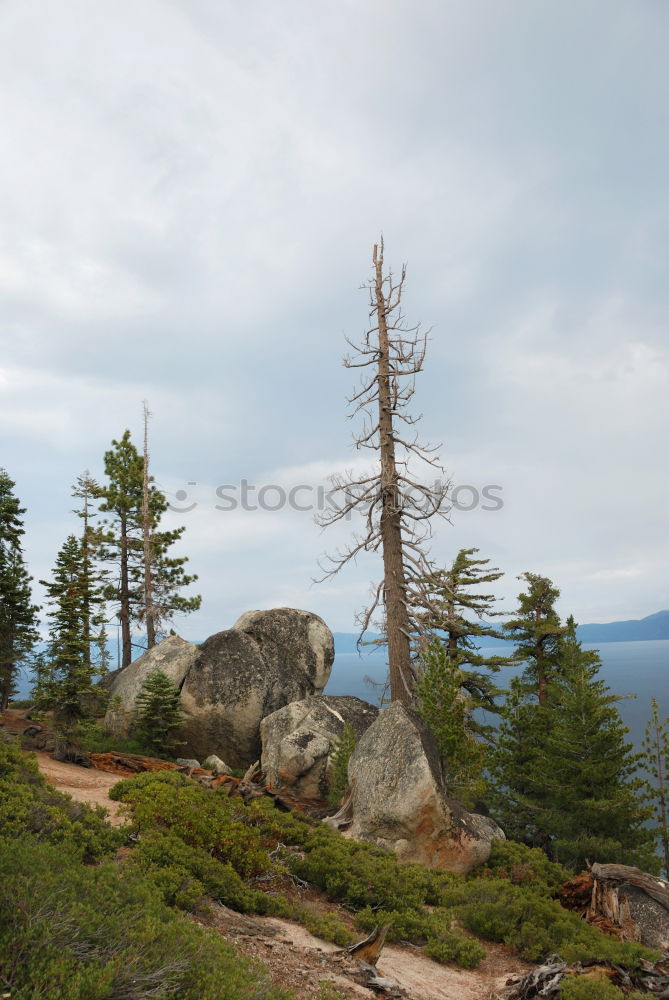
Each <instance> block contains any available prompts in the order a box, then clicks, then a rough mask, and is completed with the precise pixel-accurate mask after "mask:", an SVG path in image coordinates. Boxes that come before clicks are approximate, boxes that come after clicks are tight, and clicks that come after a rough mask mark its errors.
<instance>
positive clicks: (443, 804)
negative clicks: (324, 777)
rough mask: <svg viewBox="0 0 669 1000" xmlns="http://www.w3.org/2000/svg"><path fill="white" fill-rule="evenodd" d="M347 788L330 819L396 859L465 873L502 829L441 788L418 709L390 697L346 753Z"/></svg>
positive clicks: (481, 859)
mask: <svg viewBox="0 0 669 1000" xmlns="http://www.w3.org/2000/svg"><path fill="white" fill-rule="evenodd" d="M348 777H349V784H350V795H349V797H348V799H347V801H346V802H345V804H344V806H343V807H342V809H341V810H340V812H339V813H338V814H337V815H336V816H334V817H331V819H330V820H326V822H330V823H331V825H333V826H342V827H344V826H345V827H347V831H346V834H347V836H350V837H353V838H354V839H356V840H366V841H370V842H371V843H373V844H376V845H377V846H379V847H383V848H385V849H387V850H391V851H394V852H395V854H396V855H397V856H398V858H399V859H400V860H401V861H418V862H420V863H421V864H424V865H427V866H428V867H430V868H442V869H445V870H446V871H453V872H462V873H467V872H469V871H471V870H472V868H475V867H476V866H477V865H480V864H483V863H484V862H485V861H487V860H488V857H489V856H490V848H491V842H492V840H493V838H495V837H499V838H502V839H503V838H504V833H503V831H502V830H501V829H500V828H499V827H498V826H497V824H496V823H494V822H493V820H491V819H489V818H488V817H487V816H480V815H478V814H476V813H470V812H467V810H466V809H465V808H464V807H463V806H462V805H460V803H458V802H456V801H455V800H454V799H450V798H448V797H447V796H446V794H445V792H444V785H443V774H442V768H441V762H440V759H439V754H438V752H437V747H436V744H435V742H434V738H433V736H432V734H431V732H430V731H429V729H427V727H426V726H425V724H424V723H423V721H422V719H421V718H420V716H418V715H417V714H416V713H415V712H413V711H412V710H411V709H407V708H405V707H404V705H402V704H401V703H400V702H393V703H392V705H390V706H389V707H388V708H387V709H385V710H384V711H382V712H381V713H380V714H379V717H378V719H377V720H376V722H374V723H373V724H372V725H371V726H370V727H369V729H367V731H366V732H365V734H364V735H363V736H362V738H361V740H360V741H359V743H358V745H357V746H356V748H355V750H354V752H353V754H352V755H351V759H350V761H349V768H348Z"/></svg>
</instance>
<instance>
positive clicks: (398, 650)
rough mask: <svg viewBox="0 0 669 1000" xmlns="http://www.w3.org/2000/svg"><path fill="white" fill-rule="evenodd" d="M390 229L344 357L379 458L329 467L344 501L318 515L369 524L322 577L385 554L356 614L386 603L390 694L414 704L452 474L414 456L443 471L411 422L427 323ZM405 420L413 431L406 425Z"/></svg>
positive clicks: (361, 439) (352, 400) (324, 521)
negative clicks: (415, 304) (361, 324)
mask: <svg viewBox="0 0 669 1000" xmlns="http://www.w3.org/2000/svg"><path fill="white" fill-rule="evenodd" d="M383 250H384V247H383V238H382V239H381V240H380V242H379V243H378V244H375V245H374V252H373V256H372V262H373V268H374V271H373V277H372V279H371V280H370V281H369V282H367V283H365V285H364V286H363V287H364V288H366V289H367V290H368V291H369V295H370V303H369V304H370V313H369V316H370V328H369V329H367V331H366V332H365V334H364V338H363V341H362V343H361V344H355V343H353V342H352V341H351V340H349V339H348V338H347V342H348V343H349V345H350V346H351V347H353V348H354V350H355V352H356V354H355V356H354V357H350V356H347V357H346V358H344V365H345V366H346V367H347V368H359V369H361V379H360V385H359V386H358V388H357V389H356V390H355V391H354V393H353V395H352V396H350V397H349V404H350V406H351V408H352V412H353V413H354V414H358V413H362V414H363V428H362V430H361V431H360V433H359V434H357V435H356V436H355V442H356V446H357V447H358V448H368V449H371V450H372V451H374V452H378V457H379V462H378V464H376V463H375V467H374V468H373V469H372V470H370V471H369V472H361V473H359V474H354V473H352V472H351V473H346V474H344V475H335V476H332V477H331V481H332V484H333V486H334V490H333V493H334V494H336V495H337V496H338V498H339V500H340V501H341V505H337V504H335V505H334V507H332V508H330V509H328V510H327V511H326V512H325V513H324V514H322V515H320V516H319V518H318V521H319V523H320V524H321V525H322V526H324V527H325V526H327V525H330V524H334V523H335V522H336V521H341V520H344V519H345V520H348V518H349V516H350V515H351V514H352V513H353V512H354V511H356V512H358V513H360V514H362V515H363V522H364V529H363V531H362V532H360V533H356V534H354V537H353V541H352V543H351V544H350V545H349V546H347V547H346V548H345V549H344V550H343V551H340V552H338V553H337V554H336V555H335V556H328V557H327V558H326V564H325V565H324V566H323V565H322V569H323V570H324V577H323V579H325V578H326V577H329V576H333V575H334V574H336V573H338V572H339V571H340V570H341V569H342V567H343V566H345V565H346V564H347V563H348V562H350V561H351V560H355V559H356V558H357V556H358V555H359V554H360V553H362V552H378V551H379V550H381V552H382V554H383V578H382V580H381V581H380V582H376V583H375V584H374V586H373V590H372V600H371V604H370V605H369V606H368V607H367V608H366V609H365V611H364V612H363V613H362V614H361V615H360V616H359V618H358V621H359V623H360V625H361V639H362V635H364V633H365V632H366V631H367V629H368V628H369V627H370V626H371V625H376V624H377V623H376V622H374V621H373V615H374V613H375V612H376V610H377V609H378V608H379V607H380V606H383V620H382V622H379V625H380V627H382V628H383V630H384V634H385V638H386V641H387V644H388V661H389V679H390V694H391V698H392V700H393V701H401V702H403V703H404V704H405V705H411V704H412V703H413V700H414V689H415V685H416V679H417V678H416V671H415V664H414V662H413V661H412V659H411V649H412V640H413V639H414V638H415V636H417V635H418V634H420V632H421V629H420V622H419V620H418V617H417V616H416V614H415V612H414V611H412V609H415V608H417V607H422V606H424V605H425V602H426V600H427V599H428V595H426V588H425V582H424V581H425V579H426V577H427V576H428V574H429V572H430V570H431V563H430V560H429V558H428V556H427V551H426V547H425V543H426V541H427V540H428V539H429V538H430V537H431V526H430V518H432V517H433V516H446V514H447V511H446V510H445V509H444V503H445V502H446V501H447V491H448V486H449V483H448V482H446V481H444V482H441V481H439V480H437V481H436V482H435V483H434V485H429V484H428V483H425V482H421V480H420V479H418V478H416V476H415V473H414V471H413V469H409V459H410V458H411V459H412V461H415V462H423V463H427V465H428V466H431V467H432V468H433V469H439V470H440V471H442V472H443V469H442V468H441V465H440V464H439V462H438V459H437V458H436V457H434V454H433V453H434V450H435V449H434V448H432V447H430V446H426V445H422V444H420V443H419V441H418V437H417V435H415V432H414V431H413V430H412V428H413V425H414V424H416V423H417V422H418V421H419V420H420V416H413V415H412V414H411V413H410V411H409V403H410V401H411V399H412V398H413V395H414V391H415V376H416V375H417V374H418V373H419V372H420V371H422V369H423V361H424V358H425V350H426V344H427V333H423V332H422V331H421V328H420V323H418V324H416V325H414V326H410V325H409V324H408V323H407V322H406V320H405V318H404V316H403V314H402V293H403V290H404V281H405V277H406V266H404V267H402V271H401V273H400V276H399V277H398V278H394V277H393V274H392V271H389V272H388V273H387V274H386V275H384V273H383V264H384V260H383V256H384V255H383ZM403 427H408V428H409V432H408V433H407V432H406V431H403V430H402V428H403Z"/></svg>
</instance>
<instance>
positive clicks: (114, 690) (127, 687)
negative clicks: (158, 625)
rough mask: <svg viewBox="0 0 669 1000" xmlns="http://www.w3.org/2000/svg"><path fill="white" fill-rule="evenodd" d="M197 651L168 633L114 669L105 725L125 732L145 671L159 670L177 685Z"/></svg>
mask: <svg viewBox="0 0 669 1000" xmlns="http://www.w3.org/2000/svg"><path fill="white" fill-rule="evenodd" d="M197 655H198V647H197V646H194V645H193V644H192V643H190V642H186V640H185V639H181V638H180V637H179V636H178V635H171V636H169V638H167V639H163V641H162V642H159V643H158V645H157V646H154V647H153V649H150V650H149V651H148V652H147V653H144V655H143V656H140V657H139V659H137V660H133V662H132V663H130V664H129V665H128V666H127V667H124V668H123V669H122V670H117V671H116V673H115V675H114V677H113V679H112V680H111V683H109V685H108V691H109V701H110V704H109V707H108V709H107V714H106V715H105V726H106V727H107V728H108V729H110V730H111V731H112V732H114V733H116V734H117V735H124V734H125V733H127V732H128V730H129V728H130V727H131V724H132V716H133V712H134V710H135V702H136V700H137V695H138V694H139V692H140V691H141V689H142V685H143V683H144V681H145V680H146V678H147V677H148V676H149V674H150V673H151V672H152V671H153V670H162V672H163V673H164V674H166V675H167V676H168V677H169V679H170V680H171V681H172V683H173V684H176V686H177V687H181V685H182V684H183V682H184V679H185V677H186V674H187V673H188V671H189V670H190V668H191V667H192V665H193V663H194V662H195V660H196V658H197Z"/></svg>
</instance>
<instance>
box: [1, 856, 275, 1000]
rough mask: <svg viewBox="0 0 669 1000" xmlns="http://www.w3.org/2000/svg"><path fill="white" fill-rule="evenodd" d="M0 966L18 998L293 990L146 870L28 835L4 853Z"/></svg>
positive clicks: (264, 998) (222, 998)
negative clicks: (83, 858)
mask: <svg viewBox="0 0 669 1000" xmlns="http://www.w3.org/2000/svg"><path fill="white" fill-rule="evenodd" d="M0 968H2V974H3V986H4V987H5V988H6V989H7V990H8V991H9V992H11V996H12V1000H35V998H37V997H44V998H47V997H48V998H49V1000H113V998H119V997H126V998H133V1000H144V998H148V997H150V996H155V997H156V998H161V1000H168V998H175V1000H176V998H178V1000H279V998H280V997H282V998H284V1000H286V998H287V997H288V994H286V993H285V992H283V991H281V990H278V989H276V988H275V987H272V986H271V984H270V983H269V980H268V978H267V975H266V973H264V972H263V971H262V970H261V969H260V968H259V967H258V966H257V965H255V964H253V963H250V962H248V961H247V960H246V959H244V958H241V957H240V956H239V955H237V954H236V952H235V951H234V949H233V948H232V947H231V946H230V945H228V944H227V943H226V942H225V941H224V940H223V939H222V938H221V937H220V936H218V935H217V934H215V933H212V932H209V931H206V930H203V929H202V928H201V927H199V926H197V925H196V924H194V923H192V922H191V921H189V920H188V919H187V918H185V917H183V916H181V915H179V914H177V913H175V912H174V911H172V910H170V909H169V908H168V907H167V906H165V904H164V902H163V901H162V899H161V894H160V892H159V891H158V889H157V888H156V886H155V885H153V884H152V882H151V881H150V880H148V879H146V878H145V877H144V876H142V875H141V874H140V873H139V872H138V871H136V870H134V869H132V868H130V867H121V868H119V866H118V865H115V864H113V863H109V862H106V863H102V864H100V865H98V866H96V867H87V866H85V865H82V864H81V862H80V859H79V857H78V856H77V854H76V853H72V852H70V851H69V850H67V849H64V848H62V847H58V848H55V847H52V846H50V845H47V844H40V843H38V842H36V841H35V840H34V839H31V838H28V837H25V838H23V839H22V840H21V841H20V842H13V843H9V844H7V845H6V846H5V849H4V850H3V851H2V852H1V853H0Z"/></svg>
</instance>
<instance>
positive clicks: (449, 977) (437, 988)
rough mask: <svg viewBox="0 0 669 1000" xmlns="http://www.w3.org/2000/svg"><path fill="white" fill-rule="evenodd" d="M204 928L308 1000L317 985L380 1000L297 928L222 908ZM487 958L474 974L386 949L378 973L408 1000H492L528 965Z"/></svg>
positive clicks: (356, 999) (355, 999) (491, 950)
mask: <svg viewBox="0 0 669 1000" xmlns="http://www.w3.org/2000/svg"><path fill="white" fill-rule="evenodd" d="M203 922H204V923H206V924H207V925H208V926H210V927H215V928H216V930H218V931H219V933H220V934H221V935H222V936H223V937H225V938H226V939H227V940H229V941H233V942H234V944H235V946H236V947H237V948H239V950H240V951H242V952H243V953H244V954H246V955H249V956H252V957H253V958H257V959H260V961H262V962H263V964H264V965H266V966H267V967H268V968H269V970H270V973H271V975H272V978H273V979H274V981H275V982H276V983H278V984H279V985H283V986H289V987H291V988H292V989H293V990H294V991H295V992H296V993H297V995H298V997H300V998H301V1000H310V998H313V997H314V996H315V995H316V994H317V993H318V989H319V984H320V983H325V982H329V983H331V984H332V986H333V988H334V989H335V990H337V991H338V992H340V993H341V994H343V995H344V996H345V997H347V998H348V1000H363V998H368V1000H371V998H372V997H373V996H378V994H375V993H373V992H372V990H370V989H368V988H366V987H363V986H362V985H360V983H357V982H356V981H355V980H356V978H358V971H357V965H356V963H355V961H353V960H352V959H351V958H350V956H349V955H347V954H346V953H345V952H342V950H341V949H340V948H337V946H336V945H333V944H330V943H329V942H328V941H321V940H320V939H319V938H316V937H314V936H313V935H312V934H310V933H309V931H307V930H305V928H304V927H301V926H300V925H299V924H293V923H290V922H289V921H287V920H278V919H276V918H274V917H256V916H254V917H251V916H247V915H245V916H242V915H241V914H239V913H235V912H234V911H232V910H229V909H227V908H226V907H224V906H214V907H213V912H212V913H211V914H210V915H209V917H208V918H205V919H204V921H203ZM486 950H487V952H488V955H487V957H486V959H485V960H484V961H483V962H482V963H481V965H480V966H479V968H478V969H471V970H469V969H458V968H456V967H455V966H450V965H439V963H437V962H433V961H432V960H431V959H429V958H427V957H426V956H425V955H423V954H422V953H421V952H420V950H419V949H417V948H415V949H414V948H411V947H405V946H399V945H386V947H385V948H384V950H383V954H382V955H381V958H380V959H379V963H378V974H379V975H380V976H385V977H387V978H388V979H394V980H395V981H396V982H397V983H398V984H399V985H400V986H401V988H402V990H403V991H404V994H405V997H406V998H407V1000H492V998H494V997H496V996H498V995H499V991H500V990H501V989H502V988H503V987H504V985H505V983H506V981H507V979H508V978H509V977H510V976H512V975H516V974H520V973H522V972H526V971H527V970H528V969H529V968H530V966H529V965H527V964H526V963H525V962H522V961H521V960H520V959H518V958H516V957H514V956H513V955H510V954H509V953H508V952H507V951H505V950H504V949H503V948H502V947H500V946H499V945H494V944H488V945H486Z"/></svg>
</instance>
